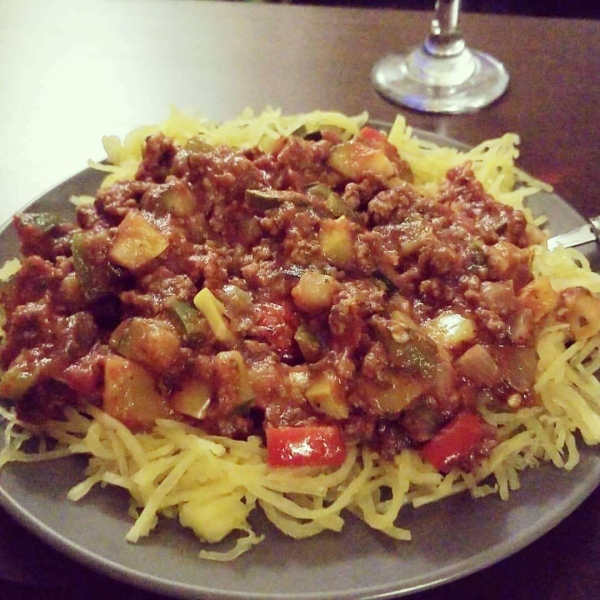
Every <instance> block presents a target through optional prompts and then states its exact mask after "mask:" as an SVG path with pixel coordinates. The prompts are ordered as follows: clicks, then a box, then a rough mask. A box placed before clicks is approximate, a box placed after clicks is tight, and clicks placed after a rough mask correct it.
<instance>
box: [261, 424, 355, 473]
mask: <svg viewBox="0 0 600 600" xmlns="http://www.w3.org/2000/svg"><path fill="white" fill-rule="evenodd" d="M345 459H346V445H345V444H344V440H343V438H342V433H341V431H340V429H339V427H337V426H335V425H309V426H303V427H272V428H269V429H267V462H268V464H269V466H271V467H307V466H310V467H338V466H340V465H341V464H342V463H343V462H344V460H345Z"/></svg>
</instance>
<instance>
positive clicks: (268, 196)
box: [245, 189, 308, 213]
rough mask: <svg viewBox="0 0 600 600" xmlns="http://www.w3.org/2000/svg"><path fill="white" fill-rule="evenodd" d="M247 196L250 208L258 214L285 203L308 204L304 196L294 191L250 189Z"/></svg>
mask: <svg viewBox="0 0 600 600" xmlns="http://www.w3.org/2000/svg"><path fill="white" fill-rule="evenodd" d="M245 196H246V202H248V205H249V206H250V208H252V210H254V211H256V212H258V213H262V212H265V211H267V210H270V209H272V208H277V207H278V206H281V204H283V203H284V202H292V203H294V204H297V205H303V204H307V203H308V200H307V198H306V196H305V195H304V194H301V193H300V192H295V191H293V190H275V189H260V190H258V189H249V190H246V193H245Z"/></svg>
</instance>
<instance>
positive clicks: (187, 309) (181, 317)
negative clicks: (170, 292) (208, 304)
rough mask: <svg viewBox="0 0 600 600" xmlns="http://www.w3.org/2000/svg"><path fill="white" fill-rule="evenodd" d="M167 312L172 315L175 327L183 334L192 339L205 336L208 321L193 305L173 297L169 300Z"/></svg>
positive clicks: (199, 338)
mask: <svg viewBox="0 0 600 600" xmlns="http://www.w3.org/2000/svg"><path fill="white" fill-rule="evenodd" d="M169 312H170V314H171V315H172V316H173V321H174V323H175V325H176V327H177V328H178V329H179V330H180V331H181V332H182V333H183V334H184V335H186V336H188V337H190V338H191V339H194V340H201V339H202V338H204V337H206V334H207V333H208V322H207V320H206V319H205V318H204V317H203V316H202V315H201V314H200V312H198V309H197V308H196V307H195V306H193V305H191V304H189V303H188V302H184V301H182V300H177V299H173V300H171V301H170V302H169Z"/></svg>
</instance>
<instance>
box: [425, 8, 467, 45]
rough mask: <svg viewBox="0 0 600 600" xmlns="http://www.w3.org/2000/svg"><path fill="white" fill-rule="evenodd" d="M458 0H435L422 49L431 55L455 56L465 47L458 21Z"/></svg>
mask: <svg viewBox="0 0 600 600" xmlns="http://www.w3.org/2000/svg"><path fill="white" fill-rule="evenodd" d="M459 15H460V0H436V3H435V16H434V18H433V20H432V21H431V30H430V32H429V35H428V36H427V39H426V40H425V44H424V50H425V52H427V53H428V54H431V55H432V56H440V57H449V56H457V55H458V54H460V53H461V52H462V51H463V50H464V49H465V41H464V39H463V37H462V33H461V31H460V25H459V23H458V20H459Z"/></svg>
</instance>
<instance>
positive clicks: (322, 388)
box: [305, 372, 350, 419]
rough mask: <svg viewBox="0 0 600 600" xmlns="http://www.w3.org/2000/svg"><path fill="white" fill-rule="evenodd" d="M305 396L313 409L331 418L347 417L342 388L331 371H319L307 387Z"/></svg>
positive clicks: (347, 410) (348, 410) (344, 395)
mask: <svg viewBox="0 0 600 600" xmlns="http://www.w3.org/2000/svg"><path fill="white" fill-rule="evenodd" d="M305 396H306V399H307V400H308V401H309V403H310V405H311V406H312V407H313V408H314V409H315V410H317V411H319V412H321V413H324V414H326V415H328V416H330V417H332V418H333V419H347V418H348V415H349V414H350V409H349V408H348V404H347V403H346V394H345V392H344V388H343V387H342V385H341V383H340V382H339V380H338V379H337V378H336V376H335V375H334V374H332V373H326V372H324V373H320V374H319V375H318V376H317V377H316V378H315V379H314V381H313V382H312V383H311V384H310V385H309V387H308V388H307V390H306V392H305Z"/></svg>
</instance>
